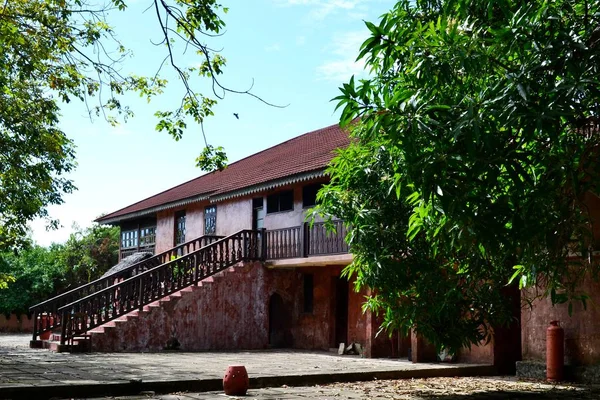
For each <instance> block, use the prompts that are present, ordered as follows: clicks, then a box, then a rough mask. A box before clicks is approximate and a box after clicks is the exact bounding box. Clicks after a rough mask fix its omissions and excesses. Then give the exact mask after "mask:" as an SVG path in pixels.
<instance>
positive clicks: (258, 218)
mask: <svg viewBox="0 0 600 400" xmlns="http://www.w3.org/2000/svg"><path fill="white" fill-rule="evenodd" d="M263 202H264V200H263V198H262V197H257V198H255V199H252V229H254V230H257V231H258V230H261V229H262V228H264V226H265V207H264V205H263Z"/></svg>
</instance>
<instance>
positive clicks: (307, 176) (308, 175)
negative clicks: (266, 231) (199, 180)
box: [95, 169, 325, 225]
mask: <svg viewBox="0 0 600 400" xmlns="http://www.w3.org/2000/svg"><path fill="white" fill-rule="evenodd" d="M324 176H325V169H320V170H315V171H309V172H302V173H299V174H294V175H290V176H286V177H284V178H280V179H274V180H271V181H268V182H264V183H259V184H257V185H252V186H248V187H245V188H241V189H237V190H232V191H229V192H225V193H220V194H217V195H214V196H211V195H210V194H201V195H198V196H193V197H188V198H186V199H182V200H177V201H173V202H170V203H165V204H161V205H159V206H155V207H150V208H146V209H144V210H139V211H135V212H132V213H128V214H123V215H119V216H116V217H112V218H106V219H104V218H103V217H100V218H97V219H96V220H95V221H96V222H98V223H100V224H105V225H116V224H118V223H120V222H123V221H128V220H132V219H136V218H139V217H144V216H148V215H151V214H155V213H157V212H159V211H164V210H169V209H173V208H177V207H181V206H185V205H188V204H192V203H197V202H200V201H205V200H208V201H209V202H210V203H217V202H220V201H223V200H230V199H233V198H237V197H242V196H247V195H250V194H254V193H259V192H263V191H266V190H271V189H276V188H279V187H282V186H287V185H293V184H295V183H300V182H306V181H309V180H312V179H317V178H322V177H324Z"/></svg>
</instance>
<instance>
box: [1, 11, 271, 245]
mask: <svg viewBox="0 0 600 400" xmlns="http://www.w3.org/2000/svg"><path fill="white" fill-rule="evenodd" d="M150 5H151V7H150V8H148V10H147V11H148V12H149V13H150V15H154V16H155V20H156V27H157V32H158V35H159V38H160V39H161V40H159V43H157V46H158V47H159V50H160V51H158V52H157V53H156V54H157V59H156V69H157V70H156V73H153V74H151V75H149V76H140V75H135V74H131V75H124V74H123V73H122V72H121V71H122V70H123V68H122V66H123V61H124V60H125V59H126V58H128V57H129V56H130V55H131V53H130V51H129V50H128V49H127V48H126V47H125V46H124V45H123V43H121V42H120V41H119V39H118V36H117V32H115V31H114V29H113V28H112V27H111V25H110V17H111V15H114V13H118V12H125V10H126V8H127V2H126V1H124V0H110V1H108V2H104V1H95V0H7V1H4V2H3V3H2V5H0V249H6V248H9V247H15V246H18V245H19V240H20V238H24V237H25V230H26V223H27V221H30V220H31V219H33V218H36V217H48V214H47V211H46V207H47V206H48V205H51V204H60V203H62V201H63V198H62V196H63V195H64V194H66V193H70V192H71V191H73V190H74V189H75V188H74V186H73V183H72V182H71V181H70V180H69V179H67V178H66V175H67V174H68V172H69V171H71V170H72V169H73V168H74V166H75V158H74V157H75V156H74V148H73V143H72V142H71V141H70V140H69V139H68V138H67V137H66V136H65V134H64V132H62V131H61V130H60V128H59V126H58V122H59V118H60V112H59V111H60V109H59V106H60V103H61V102H70V101H72V100H79V101H81V102H83V103H84V104H85V105H86V106H87V108H88V111H89V112H90V115H95V116H101V117H103V118H105V119H106V120H107V121H109V122H110V123H112V124H116V123H117V122H118V121H119V120H120V119H127V118H129V117H131V116H132V115H133V111H132V110H131V109H130V108H129V107H128V106H127V104H126V103H125V101H124V96H125V94H127V93H129V92H134V93H137V94H139V95H140V96H141V97H143V98H145V99H147V100H148V101H150V100H151V99H152V98H154V97H155V96H158V95H160V94H161V93H162V92H163V90H164V89H165V87H166V85H167V83H168V82H167V80H166V79H164V78H163V74H162V72H163V69H164V68H165V67H170V70H171V71H174V72H175V75H176V76H177V77H178V78H179V81H180V85H181V86H180V87H181V93H182V97H181V101H180V102H179V103H178V104H175V106H174V108H173V109H170V110H159V111H157V112H156V116H157V118H158V120H157V124H156V129H157V130H158V131H164V132H167V133H168V134H169V135H171V136H172V137H173V138H174V139H175V140H179V139H180V138H181V137H182V135H183V132H184V130H185V129H186V128H187V125H188V123H189V122H190V121H192V122H193V123H196V124H200V125H201V126H202V123H203V121H204V119H205V118H207V117H209V116H211V115H212V114H213V111H212V110H213V107H214V105H215V104H216V102H217V100H219V99H222V98H223V97H224V96H225V94H226V93H227V92H234V93H241V94H247V95H250V96H253V97H256V98H257V99H259V100H261V101H263V100H262V99H260V98H258V97H257V96H255V95H254V94H252V93H251V92H250V91H244V90H242V91H236V90H232V89H229V88H227V87H225V86H223V85H222V84H221V83H220V81H219V79H218V78H219V76H220V75H221V74H222V73H223V69H224V67H225V59H224V57H223V56H222V55H221V54H219V53H218V52H217V51H215V50H213V49H212V48H211V47H210V46H209V45H208V44H207V43H205V41H207V40H210V39H211V37H214V36H215V35H220V34H222V33H223V29H224V26H225V24H224V21H223V20H222V18H221V16H222V14H223V13H226V12H227V8H224V7H222V6H221V5H220V4H219V3H218V2H217V1H216V0H152V1H151V2H150ZM151 39H153V40H155V39H156V38H148V40H151ZM186 50H187V51H188V52H189V51H190V50H194V51H195V52H196V54H197V56H198V57H199V59H200V61H199V62H198V63H196V65H197V66H194V67H188V66H187V63H188V62H189V61H183V60H181V59H180V57H181V55H182V54H183V53H184V52H185V51H186ZM178 60H180V62H181V63H185V65H186V66H183V65H180V64H179V63H178ZM198 80H200V81H202V80H204V81H206V80H208V82H209V83H210V85H211V87H212V91H211V92H210V93H206V94H203V93H200V92H199V91H198V90H197V89H196V87H198V82H197V81H198ZM202 132H203V130H202ZM203 135H204V132H203ZM204 139H205V143H206V146H207V147H206V149H205V150H204V151H203V152H202V154H201V155H200V156H199V157H198V159H197V164H198V166H199V167H201V168H203V169H208V170H213V169H220V168H224V167H225V164H226V162H227V158H226V156H225V153H224V152H223V149H222V148H220V147H218V146H217V147H214V146H208V143H207V142H206V137H205V138H204ZM50 222H51V225H52V224H53V225H56V221H50Z"/></svg>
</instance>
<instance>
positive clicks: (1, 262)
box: [0, 225, 119, 314]
mask: <svg viewBox="0 0 600 400" xmlns="http://www.w3.org/2000/svg"><path fill="white" fill-rule="evenodd" d="M118 240H119V228H117V227H106V226H100V225H94V226H92V227H91V228H87V229H84V230H81V229H79V230H77V231H76V232H75V233H73V234H71V236H70V237H69V239H68V240H67V242H65V243H64V244H53V245H51V246H50V247H48V248H44V247H41V246H38V245H33V244H31V243H29V244H28V245H26V246H25V247H24V248H23V249H22V250H21V251H20V252H19V253H17V254H15V253H13V252H4V253H0V277H2V276H6V277H11V279H10V280H9V281H8V282H7V284H6V285H5V286H6V287H5V288H3V289H2V290H0V313H4V314H10V313H11V312H15V313H27V312H28V310H29V307H31V306H32V305H34V304H37V303H39V302H41V301H44V300H46V299H47V298H48V297H51V296H53V295H56V294H58V293H62V292H64V291H67V290H70V289H73V288H75V287H77V286H80V285H82V284H84V283H87V282H90V281H92V280H94V279H97V278H99V277H100V276H102V274H103V273H104V272H106V271H107V270H108V269H110V268H111V267H112V266H113V265H115V264H116V263H117V261H118V252H119V241H118Z"/></svg>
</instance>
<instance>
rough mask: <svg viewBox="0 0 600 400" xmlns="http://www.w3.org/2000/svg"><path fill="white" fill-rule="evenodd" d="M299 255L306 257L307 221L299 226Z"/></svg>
mask: <svg viewBox="0 0 600 400" xmlns="http://www.w3.org/2000/svg"><path fill="white" fill-rule="evenodd" d="M300 253H301V254H300V257H308V223H307V222H303V223H302V226H300Z"/></svg>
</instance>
